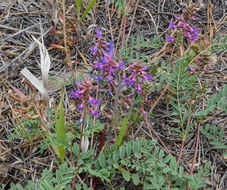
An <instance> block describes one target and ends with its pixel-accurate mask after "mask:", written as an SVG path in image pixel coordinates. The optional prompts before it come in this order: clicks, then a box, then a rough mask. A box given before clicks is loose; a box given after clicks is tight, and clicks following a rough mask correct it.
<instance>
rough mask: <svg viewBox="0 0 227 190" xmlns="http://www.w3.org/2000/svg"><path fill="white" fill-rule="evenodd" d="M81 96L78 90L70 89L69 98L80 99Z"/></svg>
mask: <svg viewBox="0 0 227 190" xmlns="http://www.w3.org/2000/svg"><path fill="white" fill-rule="evenodd" d="M81 97H82V96H81V93H80V90H76V91H74V90H72V93H71V98H78V99H80V98H81Z"/></svg>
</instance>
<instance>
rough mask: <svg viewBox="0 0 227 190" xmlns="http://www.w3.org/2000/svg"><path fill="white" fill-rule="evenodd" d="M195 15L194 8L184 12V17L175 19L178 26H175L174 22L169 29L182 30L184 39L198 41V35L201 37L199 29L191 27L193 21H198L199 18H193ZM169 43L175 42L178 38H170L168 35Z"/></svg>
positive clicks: (171, 22)
mask: <svg viewBox="0 0 227 190" xmlns="http://www.w3.org/2000/svg"><path fill="white" fill-rule="evenodd" d="M194 13H195V10H193V8H188V9H187V10H184V11H183V16H182V17H177V16H175V19H176V20H177V21H178V24H175V23H174V22H173V21H170V23H169V29H170V30H175V29H176V28H178V29H182V30H183V32H184V37H185V38H187V39H189V40H191V41H197V38H198V35H199V28H198V27H197V28H192V27H191V26H190V22H191V21H197V20H198V18H197V17H195V16H193V14H194ZM166 41H167V42H175V41H176V38H174V37H172V36H170V35H169V34H167V39H166Z"/></svg>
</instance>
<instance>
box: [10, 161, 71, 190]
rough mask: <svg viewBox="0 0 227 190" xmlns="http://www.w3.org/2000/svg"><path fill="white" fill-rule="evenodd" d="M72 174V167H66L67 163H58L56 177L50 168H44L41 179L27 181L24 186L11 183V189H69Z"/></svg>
mask: <svg viewBox="0 0 227 190" xmlns="http://www.w3.org/2000/svg"><path fill="white" fill-rule="evenodd" d="M73 176H74V168H72V167H68V166H67V163H66V162H65V163H63V164H62V165H60V167H59V170H56V177H54V175H53V173H52V170H47V169H45V170H44V171H43V173H42V179H40V180H39V181H38V182H37V184H34V183H32V182H31V181H28V184H27V185H26V187H24V188H23V187H22V186H21V185H20V184H16V185H14V184H11V189H12V190H22V189H23V190H31V189H39V190H60V189H65V190H69V189H71V187H70V185H69V184H70V182H71V180H72V178H73Z"/></svg>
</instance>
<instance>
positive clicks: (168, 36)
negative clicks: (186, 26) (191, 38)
mask: <svg viewBox="0 0 227 190" xmlns="http://www.w3.org/2000/svg"><path fill="white" fill-rule="evenodd" d="M175 40H176V39H175V38H173V37H171V36H170V35H169V34H167V38H166V42H174V41H175Z"/></svg>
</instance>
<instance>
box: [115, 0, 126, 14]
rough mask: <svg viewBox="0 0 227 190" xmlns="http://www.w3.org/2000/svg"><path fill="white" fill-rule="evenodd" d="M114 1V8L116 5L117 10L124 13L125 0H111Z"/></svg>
mask: <svg viewBox="0 0 227 190" xmlns="http://www.w3.org/2000/svg"><path fill="white" fill-rule="evenodd" d="M114 2H115V8H117V7H118V10H119V11H120V12H122V13H124V14H126V11H125V4H126V1H125V0H112V3H114Z"/></svg>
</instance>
